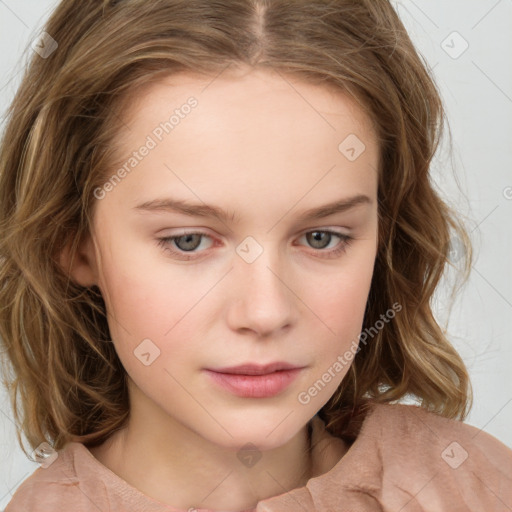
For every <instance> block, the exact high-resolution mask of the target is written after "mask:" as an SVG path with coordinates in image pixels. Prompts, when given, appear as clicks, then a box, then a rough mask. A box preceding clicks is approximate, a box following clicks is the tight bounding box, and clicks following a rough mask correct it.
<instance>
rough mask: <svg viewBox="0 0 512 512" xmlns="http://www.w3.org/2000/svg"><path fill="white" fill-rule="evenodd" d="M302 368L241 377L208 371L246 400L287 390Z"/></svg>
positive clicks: (226, 387) (207, 371)
mask: <svg viewBox="0 0 512 512" xmlns="http://www.w3.org/2000/svg"><path fill="white" fill-rule="evenodd" d="M301 370H302V368H295V369H293V370H281V371H277V372H273V373H268V374H266V375H241V374H234V373H218V372H214V371H212V370H206V373H208V374H209V375H210V376H211V378H212V379H213V380H214V381H215V382H216V383H217V384H219V385H220V386H221V387H223V388H224V389H227V390H228V391H230V392H231V393H233V394H235V395H238V396H242V397H245V398H267V397H270V396H275V395H277V394H278V393H281V391H283V390H285V389H286V388H287V387H288V386H289V385H290V384H291V383H292V381H293V380H295V379H296V378H297V376H298V375H299V373H300V371H301Z"/></svg>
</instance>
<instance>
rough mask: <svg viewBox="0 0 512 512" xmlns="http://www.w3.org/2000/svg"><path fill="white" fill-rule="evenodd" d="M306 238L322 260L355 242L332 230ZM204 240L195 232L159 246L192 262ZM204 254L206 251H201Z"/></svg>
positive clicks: (160, 242) (160, 241) (165, 240)
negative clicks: (330, 246)
mask: <svg viewBox="0 0 512 512" xmlns="http://www.w3.org/2000/svg"><path fill="white" fill-rule="evenodd" d="M304 237H305V238H306V240H307V243H308V244H310V245H311V246H312V247H313V249H316V251H315V252H316V253H318V256H319V257H321V258H334V257H336V256H338V255H339V254H341V253H343V252H345V251H346V250H347V247H348V246H349V245H350V243H351V242H352V241H353V240H354V238H353V237H351V236H349V235H345V234H343V233H338V232H336V231H332V230H319V229H317V230H313V231H308V232H307V233H304V234H303V235H302V236H301V237H300V238H304ZM202 238H209V239H211V237H210V236H209V235H207V234H206V233H203V232H199V231H194V232H187V233H182V234H180V235H173V236H167V237H163V238H158V239H157V240H158V246H160V247H162V248H163V249H164V251H167V252H169V253H170V254H171V255H172V256H173V257H174V256H176V257H177V258H178V259H182V260H187V261H188V260H192V259H196V258H197V257H199V256H198V255H197V253H196V252H195V251H196V249H197V248H198V247H199V246H200V245H201V239H202ZM336 238H337V239H339V240H340V242H338V244H337V245H335V247H334V248H331V249H329V250H325V248H326V247H327V246H329V245H330V244H331V242H332V240H335V239H336ZM200 252H204V251H200Z"/></svg>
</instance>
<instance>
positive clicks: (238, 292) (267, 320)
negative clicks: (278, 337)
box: [228, 245, 300, 337]
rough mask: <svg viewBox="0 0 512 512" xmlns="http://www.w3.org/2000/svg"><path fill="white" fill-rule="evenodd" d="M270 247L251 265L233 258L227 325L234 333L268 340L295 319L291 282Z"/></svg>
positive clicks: (283, 266)
mask: <svg viewBox="0 0 512 512" xmlns="http://www.w3.org/2000/svg"><path fill="white" fill-rule="evenodd" d="M276 253H277V251H276V250H275V249H272V248H271V247H270V245H268V246H267V247H265V248H264V250H263V252H262V253H261V254H260V255H259V256H258V257H257V258H256V259H255V260H254V261H252V262H251V263H249V262H248V261H247V260H246V259H244V258H243V257H239V256H236V258H235V260H234V261H235V263H234V269H233V272H232V275H231V281H230V283H231V284H230V288H231V295H230V306H229V314H228V321H229V324H230V327H231V328H232V329H233V330H236V331H251V332H253V333H255V334H257V335H258V336H259V337H269V336H273V335H275V334H277V333H278V332H279V331H280V330H283V329H286V328H289V327H290V326H291V325H292V324H293V323H294V322H295V321H296V318H297V314H298V311H297V302H300V301H299V299H298V298H297V296H296V294H295V293H294V289H293V288H294V286H293V282H291V281H293V278H291V277H290V272H289V269H287V268H286V266H285V264H284V262H283V261H281V260H280V259H279V257H278V256H276Z"/></svg>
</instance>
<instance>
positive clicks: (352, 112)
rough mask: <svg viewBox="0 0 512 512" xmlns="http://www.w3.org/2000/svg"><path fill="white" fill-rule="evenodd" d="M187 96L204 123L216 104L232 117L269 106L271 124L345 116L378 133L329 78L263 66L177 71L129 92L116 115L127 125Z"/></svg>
mask: <svg viewBox="0 0 512 512" xmlns="http://www.w3.org/2000/svg"><path fill="white" fill-rule="evenodd" d="M191 97H194V98H195V99H197V101H198V103H199V106H200V109H198V110H199V111H200V112H201V113H202V121H203V122H205V121H206V120H207V116H208V115H211V114H212V113H213V109H214V108H215V107H216V106H221V107H222V108H224V107H227V108H229V109H230V110H229V114H231V117H232V118H234V117H235V116H234V114H236V112H237V111H238V112H243V113H244V115H247V114H250V115H252V117H258V114H260V116H263V115H267V114H268V110H269V108H271V109H272V112H271V115H270V117H267V118H266V120H267V121H268V122H269V124H270V121H271V120H272V119H275V118H276V117H277V116H280V115H281V117H282V115H283V114H285V115H287V116H288V117H290V118H292V117H298V116H299V115H302V116H307V115H309V116H310V117H311V119H312V121H311V122H315V123H321V124H323V125H324V127H328V126H330V128H331V129H332V130H338V129H339V128H340V125H339V123H340V122H342V120H343V118H345V119H346V124H347V126H349V125H350V127H351V128H356V127H357V128H358V129H359V131H361V132H363V131H364V132H369V133H368V135H369V136H374V135H375V133H376V130H375V123H374V120H373V119H371V118H370V116H369V115H367V113H365V112H364V110H363V107H362V105H360V104H359V103H358V101H357V100H356V99H354V98H353V97H352V96H351V95H349V94H348V93H347V92H345V91H344V90H342V89H341V88H340V87H337V86H335V85H334V84H332V83H324V84H321V85H319V84H316V83H310V82H308V81H305V80H304V79H302V78H297V77H293V76H290V75H286V74H284V73H282V72H280V71H275V70H270V69H268V70H267V69H261V68H245V67H241V68H234V69H229V70H224V71H223V72H221V73H219V74H217V75H205V74H200V73H196V72H192V71H181V72H178V73H174V74H171V75H167V76H163V77H161V78H160V79H158V80H157V81H154V82H151V83H148V84H143V85H142V86H139V87H138V88H137V89H136V90H134V91H132V93H129V94H128V95H127V96H126V98H125V103H124V104H123V111H122V112H120V115H121V117H122V118H123V120H124V121H125V122H126V124H127V125H131V124H132V123H135V122H138V123H139V124H140V123H143V122H144V119H147V118H153V119H155V117H160V118H164V117H166V116H165V114H166V113H169V112H171V111H172V109H173V108H178V109H179V107H180V106H181V105H184V104H185V103H186V101H187V99H189V98H191ZM276 107H277V108H276ZM225 113H226V114H227V112H225ZM217 114H218V112H217ZM330 116H333V117H335V118H336V120H337V121H338V122H337V123H336V125H335V126H334V125H332V123H331V122H330V119H329V117H330ZM167 117H168V116H167ZM196 117H197V116H196ZM218 117H219V116H217V118H218ZM219 128H220V126H219Z"/></svg>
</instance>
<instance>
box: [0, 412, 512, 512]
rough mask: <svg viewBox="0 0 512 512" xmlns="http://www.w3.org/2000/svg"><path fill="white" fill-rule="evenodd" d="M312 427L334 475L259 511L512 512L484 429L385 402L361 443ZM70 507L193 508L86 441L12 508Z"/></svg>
mask: <svg viewBox="0 0 512 512" xmlns="http://www.w3.org/2000/svg"><path fill="white" fill-rule="evenodd" d="M312 427H313V429H312V446H313V453H312V457H313V463H314V464H316V465H317V466H316V467H317V468H320V469H322V468H324V469H325V472H323V473H322V472H319V473H316V472H315V474H319V475H320V476H317V477H314V478H311V479H309V481H308V482H307V484H306V485H305V486H304V487H301V488H297V489H294V490H292V491H290V492H287V493H283V494H280V495H279V496H274V497H272V498H267V499H265V500H262V501H260V502H259V503H258V504H257V507H256V509H254V510H255V512H302V511H304V512H307V511H311V512H355V511H357V512H363V511H364V512H383V511H396V512H398V511H400V512H420V511H436V512H459V511H460V512H462V511H464V512H468V511H478V512H490V511H493V512H498V511H500V512H501V511H503V512H511V511H512V450H511V449H510V448H508V447H507V446H505V445H504V444H503V443H501V442H500V441H499V440H498V439H496V438H495V437H493V436H491V435H490V434H487V433H486V432H484V431H482V430H479V429H478V428H476V427H473V426H471V425H468V424H466V423H462V422H460V421H456V420H450V419H447V418H443V417H441V416H438V415H436V414H434V413H431V412H428V411H426V410H424V409H421V408H420V407H417V406H412V405H402V404H394V405H389V404H388V405H375V406H374V407H373V408H372V409H371V410H370V411H369V412H368V413H367V415H366V418H365V420H364V423H363V425H362V427H361V430H360V432H359V435H358V437H357V439H356V440H355V441H354V443H353V444H352V445H351V446H347V445H345V443H344V442H343V441H342V440H341V439H339V438H337V437H333V436H332V435H331V434H329V433H328V432H327V431H326V430H325V425H324V423H323V421H322V420H321V419H320V418H318V417H317V416H315V417H314V418H313V420H312ZM340 454H344V455H343V456H341V455H340ZM340 457H341V458H340ZM60 511H63V512H64V511H65V512H99V511H101V512H107V511H112V512H114V511H115V512H150V511H151V512H189V511H184V510H178V509H176V508H174V507H172V506H170V505H166V504H164V503H160V502H158V501H156V500H155V499H153V498H151V497H149V496H146V495H144V494H143V493H142V492H140V491H139V490H137V489H136V488H135V487H132V486H131V485H129V484H128V483H127V482H125V481H124V480H122V479H121V478H120V477H118V476H117V475H116V474H114V473H113V472H112V471H110V470H109V469H108V468H107V467H105V466H104V465H103V464H101V463H100V462H99V461H98V460H97V459H96V458H95V457H94V456H93V455H92V453H91V452H90V451H89V450H88V449H87V448H86V447H85V446H84V445H83V444H81V443H68V444H67V445H66V446H65V447H64V448H63V449H62V450H61V451H60V452H59V455H58V457H57V459H56V460H55V461H54V462H53V463H52V464H51V465H50V466H49V467H47V468H42V467H40V468H38V469H36V470H35V471H34V473H33V474H32V475H31V476H30V477H28V478H27V479H26V480H25V481H24V482H23V483H22V484H21V485H20V486H19V488H18V489H17V491H16V493H15V494H14V496H13V498H12V500H11V501H10V503H9V504H8V506H7V508H6V509H5V512H60ZM192 511H193V512H196V511H195V509H190V512H192ZM197 512H207V511H205V510H204V509H197Z"/></svg>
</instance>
